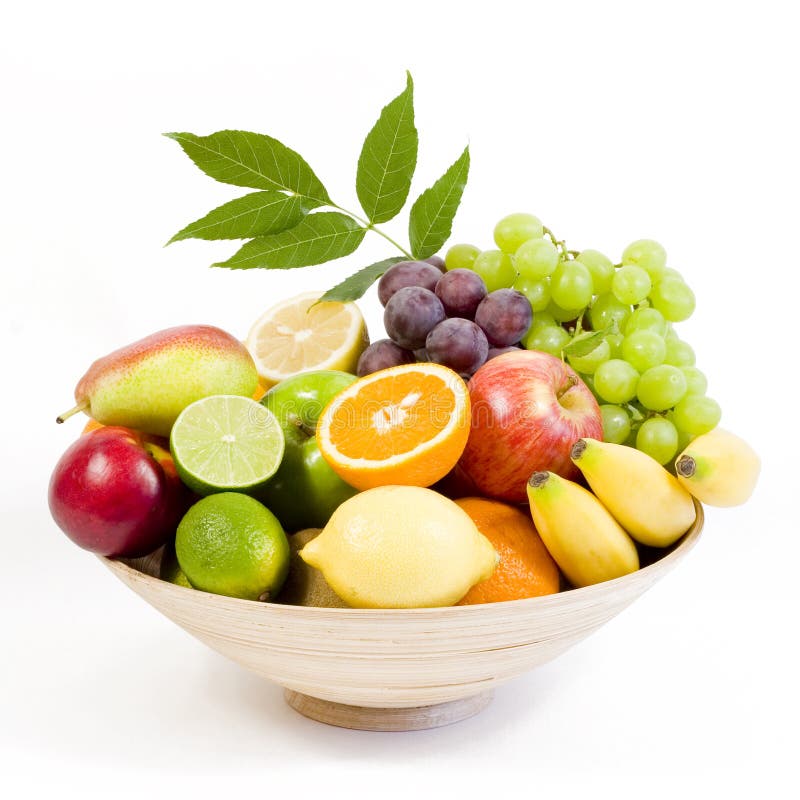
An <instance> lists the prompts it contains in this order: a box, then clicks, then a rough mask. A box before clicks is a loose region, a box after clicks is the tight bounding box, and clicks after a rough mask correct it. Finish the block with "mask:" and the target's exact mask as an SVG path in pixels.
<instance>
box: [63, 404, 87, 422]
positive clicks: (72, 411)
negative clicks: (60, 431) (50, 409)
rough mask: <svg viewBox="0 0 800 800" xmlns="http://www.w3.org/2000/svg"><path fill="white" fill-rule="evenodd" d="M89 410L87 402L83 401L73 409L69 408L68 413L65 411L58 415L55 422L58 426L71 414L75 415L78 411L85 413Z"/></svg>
mask: <svg viewBox="0 0 800 800" xmlns="http://www.w3.org/2000/svg"><path fill="white" fill-rule="evenodd" d="M88 408H89V401H88V400H83V401H81V402H80V403H78V405H76V406H75V408H71V409H70V410H69V411H65V412H64V413H63V414H59V415H58V416H57V417H56V422H57V423H58V424H59V425H60V424H61V423H62V422H64V421H65V420H68V419H69V418H70V417H71V416H73V414H77V413H78V412H79V411H86V409H88Z"/></svg>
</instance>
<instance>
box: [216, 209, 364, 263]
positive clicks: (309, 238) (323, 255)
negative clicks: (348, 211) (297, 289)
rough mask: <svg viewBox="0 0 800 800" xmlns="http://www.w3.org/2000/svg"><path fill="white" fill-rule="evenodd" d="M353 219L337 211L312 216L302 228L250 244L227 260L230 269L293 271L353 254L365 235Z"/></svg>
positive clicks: (259, 239) (308, 217) (252, 241)
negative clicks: (295, 268) (293, 269)
mask: <svg viewBox="0 0 800 800" xmlns="http://www.w3.org/2000/svg"><path fill="white" fill-rule="evenodd" d="M366 232H367V231H366V228H362V227H361V226H360V225H359V224H358V223H357V222H356V221H355V220H354V219H353V218H352V217H348V216H346V215H344V214H339V213H338V212H336V211H326V212H321V213H319V214H309V215H308V216H307V217H306V218H305V219H304V220H303V221H302V222H301V223H300V224H299V225H296V226H295V227H294V228H289V230H286V231H281V232H280V233H274V234H272V235H271V236H259V237H257V238H255V239H252V240H251V241H249V242H247V244H245V245H244V246H243V247H242V248H241V249H240V250H239V252H238V253H236V254H235V255H233V256H232V257H231V258H229V259H228V260H227V261H222V262H219V263H217V264H214V265H213V266H215V267H227V268H228V269H256V268H260V269H292V268H294V267H310V266H312V265H313V264H322V263H323V262H325V261H333V259H335V258H341V257H342V256H347V255H350V253H352V252H353V251H354V250H355V249H356V248H357V247H358V246H359V245H360V244H361V240H362V239H363V238H364V234H365V233H366Z"/></svg>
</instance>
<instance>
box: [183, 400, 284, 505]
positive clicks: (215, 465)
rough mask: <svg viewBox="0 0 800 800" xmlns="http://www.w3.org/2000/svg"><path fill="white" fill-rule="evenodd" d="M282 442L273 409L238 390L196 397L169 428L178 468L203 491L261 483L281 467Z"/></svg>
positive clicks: (246, 489)
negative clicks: (229, 393) (233, 392)
mask: <svg viewBox="0 0 800 800" xmlns="http://www.w3.org/2000/svg"><path fill="white" fill-rule="evenodd" d="M284 447H285V442H284V438H283V431H282V430H281V427H280V425H279V423H278V420H277V419H276V417H275V415H274V414H273V413H272V412H271V411H270V410H269V409H268V408H265V407H264V406H262V405H261V403H257V402H256V401H255V400H252V399H250V398H249V397H239V396H236V395H213V396H211V397H204V398H203V399H201V400H197V401H196V402H194V403H192V404H191V405H189V406H187V407H186V408H185V409H184V410H183V411H182V412H181V413H180V415H179V416H178V419H177V420H175V424H174V425H173V427H172V432H171V434H170V450H171V451H172V457H173V459H174V461H175V468H176V469H177V470H178V474H179V475H180V477H181V480H183V482H184V483H185V484H186V485H187V486H188V487H189V488H190V489H192V490H193V491H194V492H196V493H197V494H200V495H208V494H213V493H215V492H226V491H238V492H249V491H253V490H256V489H258V488H260V487H261V486H263V485H264V484H265V483H266V482H267V481H268V480H269V479H270V478H271V477H272V476H273V475H274V474H275V472H277V470H278V467H279V466H280V464H281V460H282V459H283V451H284Z"/></svg>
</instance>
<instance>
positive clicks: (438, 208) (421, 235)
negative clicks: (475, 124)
mask: <svg viewBox="0 0 800 800" xmlns="http://www.w3.org/2000/svg"><path fill="white" fill-rule="evenodd" d="M468 175H469V147H465V148H464V152H463V153H462V154H461V155H460V156H459V157H458V158H457V159H456V161H455V162H453V164H452V165H451V167H450V168H449V169H448V170H447V172H445V174H444V175H442V177H441V178H439V180H438V181H436V183H434V184H433V186H431V188H430V189H426V190H425V191H424V192H423V193H422V194H421V195H420V196H419V197H418V198H417V201H416V202H415V203H414V205H413V206H411V216H410V218H409V223H408V235H409V239H410V241H411V252H412V253H413V255H414V258H428V256H432V255H435V254H436V253H438V252H439V250H440V249H441V248H442V245H444V243H445V242H446V241H447V239H448V237H449V236H450V230H451V228H452V226H453V219H454V217H455V215H456V211H457V210H458V205H459V203H460V202H461V195H462V194H463V193H464V187H465V186H466V185H467V176H468Z"/></svg>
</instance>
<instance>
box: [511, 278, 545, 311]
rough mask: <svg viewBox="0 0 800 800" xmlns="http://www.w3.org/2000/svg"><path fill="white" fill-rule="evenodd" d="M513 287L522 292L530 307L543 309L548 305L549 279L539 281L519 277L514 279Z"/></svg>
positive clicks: (534, 309) (537, 309)
mask: <svg viewBox="0 0 800 800" xmlns="http://www.w3.org/2000/svg"><path fill="white" fill-rule="evenodd" d="M512 288H513V289H516V290H517V291H518V292H522V294H524V295H525V297H527V298H528V301H529V302H530V304H531V309H532V310H533V311H534V312H536V311H544V310H545V309H546V308H547V306H549V305H550V281H549V280H548V279H547V278H545V279H544V280H541V281H532V280H529V279H528V278H523V277H519V278H517V279H516V280H515V281H514V286H513V287H512Z"/></svg>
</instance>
